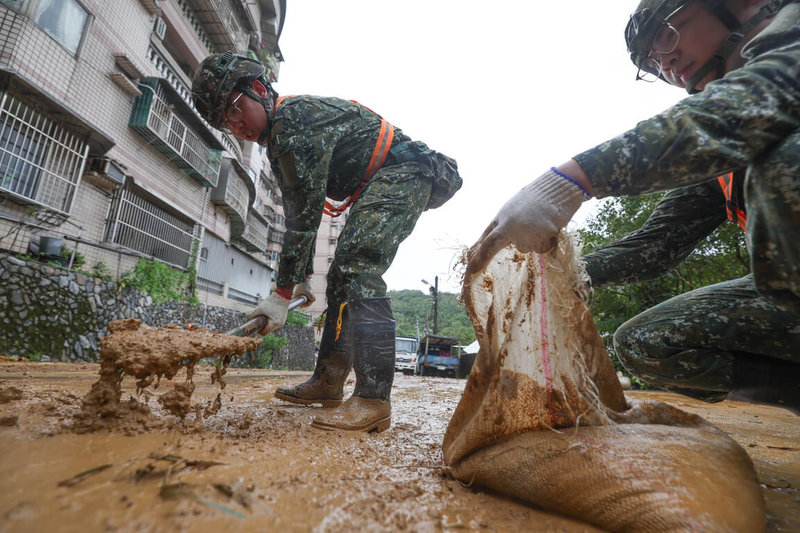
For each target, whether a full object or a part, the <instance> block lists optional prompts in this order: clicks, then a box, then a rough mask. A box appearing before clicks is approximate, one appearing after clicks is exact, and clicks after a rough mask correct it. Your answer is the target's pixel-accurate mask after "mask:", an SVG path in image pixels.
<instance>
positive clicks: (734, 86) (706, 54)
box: [470, 0, 800, 413]
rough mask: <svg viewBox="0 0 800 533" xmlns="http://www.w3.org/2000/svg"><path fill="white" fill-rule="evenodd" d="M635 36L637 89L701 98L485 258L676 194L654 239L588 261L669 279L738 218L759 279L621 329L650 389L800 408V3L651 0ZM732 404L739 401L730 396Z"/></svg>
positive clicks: (629, 33) (677, 303)
mask: <svg viewBox="0 0 800 533" xmlns="http://www.w3.org/2000/svg"><path fill="white" fill-rule="evenodd" d="M626 40H627V42H628V48H629V51H630V52H631V57H632V59H633V62H634V64H635V65H636V66H637V67H639V74H638V76H637V78H646V77H648V76H649V77H651V78H653V79H656V78H660V79H662V80H664V81H667V82H668V83H670V84H672V85H675V86H677V87H684V88H686V89H687V91H688V92H689V93H690V94H691V96H689V97H688V98H686V99H684V100H683V101H681V102H679V103H678V104H676V105H675V106H673V107H672V108H670V109H668V110H666V111H665V112H663V113H661V114H659V115H657V116H655V117H653V118H651V119H649V120H645V121H643V122H640V123H639V124H638V125H637V126H636V127H635V128H633V129H632V130H630V131H628V132H626V133H623V134H622V135H620V136H618V137H616V138H614V139H611V140H609V141H607V142H605V143H602V144H601V145H599V146H597V147H594V148H592V149H590V150H587V151H585V152H583V153H581V154H579V155H577V156H575V157H574V159H573V160H571V161H569V162H567V163H565V164H564V165H561V166H560V167H557V168H556V167H554V168H553V169H551V171H550V172H548V173H546V174H545V175H544V176H542V177H541V178H540V179H538V180H536V181H534V182H533V183H531V184H530V185H528V186H527V187H525V188H524V189H523V190H522V191H520V192H519V193H517V195H516V196H514V197H513V198H512V199H511V200H509V202H508V203H507V204H506V205H505V206H504V208H503V209H502V210H501V211H500V213H499V214H498V215H497V217H495V219H494V220H493V221H492V223H491V224H490V225H489V227H488V228H487V230H486V232H485V233H484V235H483V236H482V238H481V240H480V241H479V244H478V245H477V246H476V248H475V253H474V255H473V257H472V258H471V261H470V268H480V267H481V266H482V265H483V264H485V263H486V262H487V261H488V260H489V259H490V258H491V257H492V256H493V255H494V253H495V252H496V251H497V250H498V249H500V248H501V247H503V246H505V245H506V244H508V243H514V244H515V245H516V246H517V247H518V248H520V249H522V250H526V251H527V250H535V251H538V252H544V251H546V250H548V249H549V248H550V247H551V246H552V243H553V240H554V238H555V237H556V236H557V232H558V230H559V229H560V228H562V227H564V225H566V223H567V222H568V221H569V219H570V218H571V217H572V215H573V214H574V213H575V211H576V210H577V209H578V207H579V206H580V204H581V202H582V201H583V200H584V199H585V198H588V197H590V195H592V194H594V195H596V196H598V197H604V196H611V195H637V194H645V193H649V192H654V191H661V190H666V189H670V188H674V187H680V188H678V189H675V190H672V191H671V192H669V193H667V194H666V195H665V196H664V198H663V199H662V201H661V203H660V204H659V205H658V206H657V208H656V210H655V211H654V213H653V214H652V216H651V217H650V219H649V220H648V221H647V223H646V224H645V226H644V227H643V228H641V229H640V230H639V231H637V232H634V233H633V234H631V235H629V236H627V237H625V238H624V239H622V240H621V241H618V242H616V243H613V244H611V245H609V246H607V247H605V248H602V249H600V250H597V251H596V252H594V253H592V254H589V255H588V256H586V257H585V260H586V267H587V272H588V274H589V276H590V278H591V281H592V284H593V285H594V286H603V285H611V284H620V283H628V282H634V281H639V280H644V279H649V278H652V277H655V276H657V275H660V274H662V273H664V272H666V271H667V270H669V269H670V268H671V267H672V266H674V265H675V264H677V263H678V262H680V261H682V260H683V259H684V258H685V257H686V256H687V255H688V254H689V253H690V252H691V251H692V249H693V248H694V247H695V246H696V245H697V244H698V243H699V242H700V241H701V240H702V239H703V238H704V237H705V236H707V235H708V234H709V233H711V232H712V231H713V229H714V228H715V227H717V225H719V224H721V223H722V222H723V221H724V220H725V219H726V218H731V220H734V221H736V222H737V223H739V225H740V226H741V227H742V228H743V229H744V230H745V231H746V233H747V241H748V246H749V250H750V263H751V272H752V273H751V274H750V275H748V276H745V277H744V278H741V279H736V280H730V281H727V282H724V283H720V284H716V285H712V286H709V287H704V288H701V289H698V290H695V291H691V292H689V293H686V294H683V295H680V296H678V297H675V298H672V299H670V300H668V301H666V302H663V303H661V304H659V305H657V306H655V307H653V308H651V309H649V310H647V311H646V312H644V313H642V314H640V315H639V316H637V317H634V318H633V319H631V320H629V321H628V322H627V323H625V324H624V325H623V326H621V327H620V329H619V330H618V331H617V332H616V333H615V336H614V345H615V348H616V350H617V353H618V355H619V356H620V359H621V360H622V362H623V363H624V364H625V366H626V367H627V368H628V369H630V370H631V371H632V372H633V373H635V374H638V375H639V376H641V377H642V378H643V379H645V380H646V381H649V382H651V383H654V384H657V385H661V386H664V387H666V388H668V389H672V390H676V391H679V392H682V393H684V394H688V395H691V396H694V397H697V398H701V399H705V400H709V401H719V400H722V399H724V398H725V397H726V396H727V397H728V398H735V399H740V400H747V401H753V402H758V403H767V404H776V405H783V406H785V407H788V408H790V409H792V410H794V411H795V412H799V413H800V175H799V174H798V172H800V4H799V3H796V2H792V1H786V0H784V1H780V0H771V1H770V0H728V1H723V2H714V1H710V0H688V1H687V0H643V1H642V2H641V3H640V4H639V7H638V8H637V11H636V12H635V13H634V14H633V15H632V16H631V19H630V22H629V24H628V27H627V28H626ZM729 393H730V394H729Z"/></svg>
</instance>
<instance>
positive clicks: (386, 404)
mask: <svg viewBox="0 0 800 533" xmlns="http://www.w3.org/2000/svg"><path fill="white" fill-rule="evenodd" d="M345 312H346V313H347V315H348V318H349V322H350V324H351V326H352V330H351V334H352V343H353V369H354V370H355V372H356V388H355V390H354V391H353V395H352V396H351V397H350V398H348V399H347V401H346V402H344V404H343V405H342V406H341V407H339V408H338V409H336V410H335V411H331V412H329V413H325V414H321V415H319V416H317V417H315V418H314V420H313V421H312V422H311V425H312V426H313V427H316V428H320V429H325V430H345V431H365V432H370V431H376V432H380V431H384V430H385V429H388V427H389V426H390V425H391V420H392V404H391V400H390V396H391V393H392V382H393V381H394V334H395V322H394V317H393V316H392V307H391V300H390V299H389V298H362V299H358V300H352V301H350V302H349V303H348V305H347V308H346V310H345Z"/></svg>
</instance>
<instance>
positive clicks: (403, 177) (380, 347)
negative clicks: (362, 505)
mask: <svg viewBox="0 0 800 533" xmlns="http://www.w3.org/2000/svg"><path fill="white" fill-rule="evenodd" d="M263 74H264V67H263V66H262V65H261V64H260V63H259V62H257V61H254V60H251V59H248V58H246V57H244V56H241V55H237V54H233V53H231V52H227V53H225V54H222V55H212V56H209V57H208V58H206V59H205V60H204V61H203V63H202V64H201V65H200V67H199V69H198V71H197V73H196V74H195V77H194V81H193V87H192V90H193V94H194V99H195V104H196V106H197V109H198V111H200V113H201V115H203V117H204V118H206V120H208V122H209V123H210V124H211V125H212V126H213V127H215V128H218V129H221V130H223V131H230V132H232V133H233V134H235V135H236V136H238V137H240V138H242V139H244V140H248V141H253V142H258V143H260V144H266V146H267V150H268V156H269V160H270V162H271V164H272V168H273V170H274V172H275V174H276V176H278V178H279V180H280V188H281V193H282V196H283V206H284V211H285V215H286V228H287V231H286V235H285V240H284V244H283V251H282V253H281V258H280V265H279V269H278V278H277V289H276V290H275V291H274V292H273V293H272V294H271V295H270V296H269V297H268V298H267V299H266V300H265V301H264V302H262V303H261V304H260V305H259V306H258V307H257V308H256V309H255V310H254V311H253V312H252V314H251V316H258V315H263V316H265V317H267V326H266V327H265V328H264V329H263V330H262V331H260V332H259V333H260V334H262V335H266V334H267V333H269V332H270V331H272V330H274V329H276V328H278V327H280V326H282V325H283V324H284V322H285V320H286V315H287V307H288V303H289V300H290V298H293V297H294V298H296V297H298V296H301V295H305V296H306V297H308V298H309V302H308V304H307V305H310V303H311V302H312V301H313V299H314V297H313V295H312V294H311V291H310V287H309V285H308V281H307V280H308V278H309V277H310V275H311V274H312V273H313V270H312V269H313V258H314V250H315V241H316V235H317V229H318V227H319V224H320V221H321V219H322V216H323V213H326V214H330V215H332V216H338V215H339V214H341V212H342V211H344V209H345V208H346V207H349V210H350V211H349V216H348V217H347V221H346V223H345V225H344V228H343V230H342V232H341V234H340V236H339V239H338V244H337V247H336V252H335V255H334V260H333V263H332V264H331V267H330V270H329V272H328V279H327V281H328V286H327V294H326V296H327V312H326V318H325V325H324V329H323V332H322V339H321V341H320V347H319V355H318V358H317V365H316V368H315V370H314V374H313V375H312V377H311V378H310V379H309V380H308V381H307V382H305V383H303V384H301V385H298V386H295V387H282V388H279V389H278V390H277V391H276V393H275V396H276V397H278V398H280V399H282V400H285V401H289V402H293V403H299V404H306V405H308V404H314V403H319V404H322V405H323V406H325V407H336V406H339V405H340V404H342V398H343V391H342V388H343V385H344V381H345V378H346V377H347V375H348V374H349V372H350V369H351V367H352V368H354V370H355V373H356V387H355V390H354V392H353V395H352V397H351V398H349V399H348V400H347V401H346V402H344V404H343V405H341V406H340V407H339V408H338V409H336V410H335V411H331V412H328V413H326V414H323V415H320V416H317V417H316V418H314V421H313V422H312V425H313V426H315V427H319V428H322V429H346V430H358V431H372V430H377V431H382V430H384V429H386V428H387V427H389V424H390V420H391V403H390V393H391V387H392V381H393V379H394V338H395V322H394V318H393V316H392V310H391V304H390V300H389V298H387V297H386V284H385V283H384V281H383V279H382V275H383V273H384V272H386V270H387V269H388V268H389V266H390V265H391V263H392V260H393V259H394V256H395V254H396V252H397V248H398V246H399V245H400V243H401V242H402V241H403V240H404V239H405V238H406V237H408V236H409V234H410V233H411V231H412V230H413V229H414V225H415V224H416V222H417V219H418V218H419V216H420V215H421V214H422V212H423V211H424V210H426V209H429V208H433V207H438V206H439V205H441V204H442V203H444V202H445V201H446V200H447V199H448V198H449V197H450V196H452V194H454V193H455V192H456V190H458V188H459V187H460V186H461V178H460V177H459V176H458V171H457V168H456V164H455V161H453V160H452V159H450V158H448V157H447V156H444V155H442V154H439V153H438V152H435V151H433V150H431V149H429V148H428V147H427V146H426V145H425V144H424V143H422V142H419V141H412V140H411V139H410V138H409V137H408V136H406V135H405V134H404V133H403V132H402V131H401V130H400V129H399V128H394V127H393V126H392V125H391V124H388V123H387V122H386V121H385V120H383V119H382V118H381V117H380V116H378V115H377V114H375V113H374V112H373V111H371V110H369V109H367V108H366V107H364V106H362V105H360V104H358V103H354V102H351V101H346V100H341V99H339V98H324V97H318V96H289V97H286V98H278V97H277V94H276V93H275V92H274V91H273V90H272V87H271V86H270V85H269V83H267V81H266V80H265V79H264V76H263ZM326 198H328V199H331V200H333V201H336V202H342V203H340V204H334V203H332V202H329V201H328V200H326Z"/></svg>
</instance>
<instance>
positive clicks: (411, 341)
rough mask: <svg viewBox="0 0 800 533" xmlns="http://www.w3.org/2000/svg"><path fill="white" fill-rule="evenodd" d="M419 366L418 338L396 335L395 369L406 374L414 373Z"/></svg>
mask: <svg viewBox="0 0 800 533" xmlns="http://www.w3.org/2000/svg"><path fill="white" fill-rule="evenodd" d="M416 368H417V339H415V338H413V337H395V339H394V370H395V372H402V373H403V374H406V375H413V374H414V372H415V371H416Z"/></svg>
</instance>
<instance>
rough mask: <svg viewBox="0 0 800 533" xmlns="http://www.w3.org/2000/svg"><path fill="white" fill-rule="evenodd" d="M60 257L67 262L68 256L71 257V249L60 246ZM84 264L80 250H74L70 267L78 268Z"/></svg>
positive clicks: (84, 259)
mask: <svg viewBox="0 0 800 533" xmlns="http://www.w3.org/2000/svg"><path fill="white" fill-rule="evenodd" d="M61 257H63V258H64V259H66V260H67V263H66V264H69V258H70V257H72V250H71V249H69V248H67V247H62V248H61ZM85 264H86V258H85V257H84V256H83V254H82V253H80V252H75V257H74V258H73V259H72V268H73V269H74V270H79V269H80V268H81V267H82V266H83V265H85Z"/></svg>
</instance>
